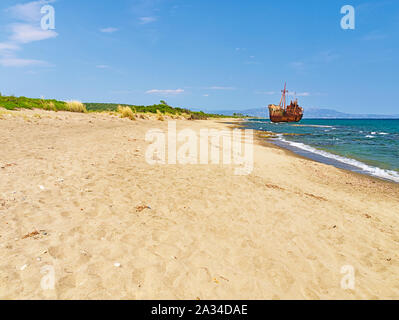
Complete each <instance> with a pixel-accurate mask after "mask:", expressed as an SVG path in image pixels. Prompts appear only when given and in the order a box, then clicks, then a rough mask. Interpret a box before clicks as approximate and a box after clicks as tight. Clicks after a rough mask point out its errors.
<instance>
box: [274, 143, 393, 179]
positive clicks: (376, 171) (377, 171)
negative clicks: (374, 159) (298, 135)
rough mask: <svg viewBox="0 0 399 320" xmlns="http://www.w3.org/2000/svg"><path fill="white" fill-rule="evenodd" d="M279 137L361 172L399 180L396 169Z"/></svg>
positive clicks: (297, 146)
mask: <svg viewBox="0 0 399 320" xmlns="http://www.w3.org/2000/svg"><path fill="white" fill-rule="evenodd" d="M277 139H278V140H280V141H282V142H284V143H287V144H288V145H290V146H293V147H296V148H298V149H301V150H304V151H307V152H310V153H314V154H317V155H320V156H323V157H325V158H329V159H333V160H335V161H339V162H341V163H344V164H347V165H350V166H352V167H355V168H358V169H360V171H361V172H363V173H367V174H369V175H372V176H375V177H378V178H383V179H387V180H391V181H395V182H399V173H398V172H396V171H392V170H384V169H381V168H378V167H372V166H369V165H367V164H365V163H363V162H360V161H358V160H354V159H350V158H345V157H342V156H338V155H335V154H332V153H329V152H327V151H323V150H318V149H316V148H313V147H311V146H308V145H306V144H303V143H300V142H293V141H287V140H285V139H284V138H283V137H282V136H280V135H278V136H277Z"/></svg>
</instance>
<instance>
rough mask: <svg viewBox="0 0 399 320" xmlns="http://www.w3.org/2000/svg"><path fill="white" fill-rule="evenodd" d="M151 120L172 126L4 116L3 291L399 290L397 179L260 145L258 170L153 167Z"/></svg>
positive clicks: (38, 294)
mask: <svg viewBox="0 0 399 320" xmlns="http://www.w3.org/2000/svg"><path fill="white" fill-rule="evenodd" d="M151 128H159V129H162V130H164V131H166V128H167V122H166V121H156V120H138V121H131V120H128V119H120V118H118V117H115V116H110V115H108V114H94V113H93V114H75V113H65V112H58V113H55V112H45V111H21V112H11V114H7V115H2V116H1V117H0V146H1V153H0V256H1V260H0V298H2V299H382V298H384V299H397V298H398V297H399V277H398V275H399V262H398V258H399V255H398V252H399V250H398V249H399V232H398V212H399V210H398V208H399V187H398V185H397V184H393V183H389V182H385V181H382V180H377V179H373V178H370V177H367V176H362V175H358V174H354V173H352V172H348V171H344V170H340V169H337V168H334V167H332V166H328V165H324V164H320V163H316V162H314V161H310V160H306V159H303V158H300V157H296V156H293V155H292V154H291V153H290V152H287V151H284V150H282V149H279V148H276V147H273V146H271V145H269V144H267V143H266V144H265V143H262V145H260V144H259V143H255V145H254V154H255V162H254V169H253V171H252V173H250V174H249V175H243V176H238V175H234V166H233V165H212V164H209V165H149V164H148V163H147V162H146V160H145V158H144V154H145V150H146V148H147V147H148V145H149V143H148V142H146V141H145V134H146V132H147V131H148V130H149V129H151ZM184 128H191V129H193V130H196V131H198V130H199V129H201V128H217V129H224V130H226V129H227V130H230V129H228V128H229V124H227V123H225V122H224V121H220V120H208V121H187V120H179V121H178V122H177V129H178V130H182V129H184ZM347 265H349V266H351V267H346V268H349V269H345V267H344V271H345V270H346V271H345V272H348V270H351V268H352V267H353V270H354V283H353V282H352V284H353V285H354V286H353V287H351V286H350V285H349V288H348V287H347V286H346V287H345V286H342V285H341V282H342V279H343V277H345V276H346V275H348V274H341V269H342V267H343V266H347ZM51 273H53V274H54V280H55V281H54V286H53V285H52V282H51V280H48V279H49V278H48V277H49V276H51ZM349 276H350V274H349ZM344 279H347V278H344ZM351 279H352V278H351ZM345 283H351V282H350V281H349V282H345ZM46 284H47V285H46Z"/></svg>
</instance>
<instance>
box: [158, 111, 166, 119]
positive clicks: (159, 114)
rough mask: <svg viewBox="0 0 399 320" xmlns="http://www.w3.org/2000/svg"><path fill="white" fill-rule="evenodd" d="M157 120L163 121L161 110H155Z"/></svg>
mask: <svg viewBox="0 0 399 320" xmlns="http://www.w3.org/2000/svg"><path fill="white" fill-rule="evenodd" d="M157 120H159V121H165V117H164V116H163V114H162V112H161V111H159V110H157Z"/></svg>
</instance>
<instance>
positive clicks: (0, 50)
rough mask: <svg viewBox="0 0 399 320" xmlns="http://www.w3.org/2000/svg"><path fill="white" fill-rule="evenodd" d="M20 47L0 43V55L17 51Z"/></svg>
mask: <svg viewBox="0 0 399 320" xmlns="http://www.w3.org/2000/svg"><path fill="white" fill-rule="evenodd" d="M19 49H20V47H19V46H17V45H16V44H14V43H7V42H0V53H3V52H9V51H15V50H19Z"/></svg>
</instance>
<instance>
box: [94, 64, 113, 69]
mask: <svg viewBox="0 0 399 320" xmlns="http://www.w3.org/2000/svg"><path fill="white" fill-rule="evenodd" d="M96 68H97V69H109V68H110V66H107V65H106V64H99V65H97V66H96Z"/></svg>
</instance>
